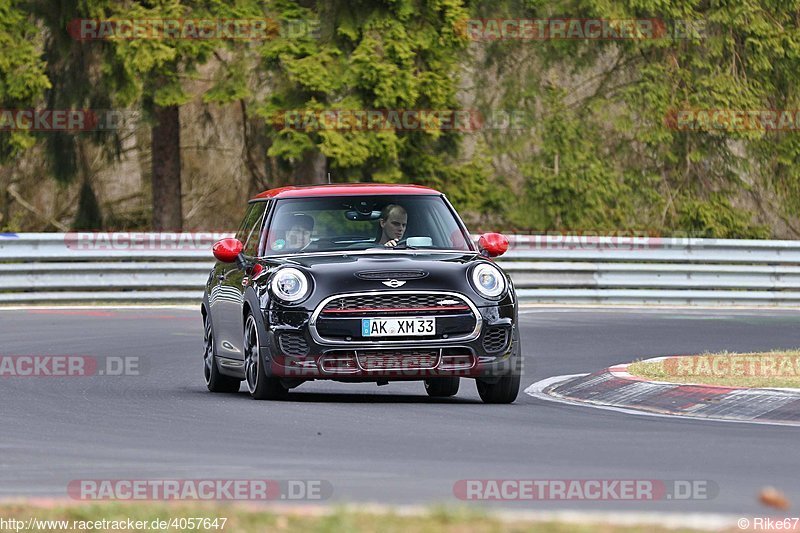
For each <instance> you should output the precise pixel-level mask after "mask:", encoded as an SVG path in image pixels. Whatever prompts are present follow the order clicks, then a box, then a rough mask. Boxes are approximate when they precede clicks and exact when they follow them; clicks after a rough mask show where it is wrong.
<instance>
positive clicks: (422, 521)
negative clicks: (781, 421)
mask: <svg viewBox="0 0 800 533" xmlns="http://www.w3.org/2000/svg"><path fill="white" fill-rule="evenodd" d="M31 517H35V518H37V519H38V520H68V521H69V522H70V525H71V524H72V522H73V521H83V520H85V521H97V520H103V519H105V520H108V521H127V520H128V519H129V518H130V519H132V520H142V521H145V522H152V521H153V520H155V519H162V520H170V519H174V518H181V517H185V518H189V517H198V518H199V517H202V518H209V519H214V518H219V519H221V518H223V517H224V518H227V519H228V520H227V522H226V524H225V527H224V529H220V528H217V529H214V528H213V527H212V528H210V529H203V528H200V529H195V530H194V531H230V532H233V533H240V532H241V533H246V532H253V533H262V532H264V531H280V532H287V533H293V532H298V533H300V532H304V533H305V532H319V533H334V532H340V531H341V532H348V533H350V532H353V533H360V532H378V531H380V532H381V533H395V532H396V533H439V532H445V533H450V532H452V533H483V532H487V533H495V532H497V533H500V532H520V533H522V532H529V531H537V532H542V533H573V532H575V533H595V532H596V533H645V532H655V533H662V532H663V533H667V532H668V531H669V532H680V531H684V532H690V531H696V530H692V529H666V528H661V527H656V526H653V525H643V526H624V527H623V526H614V525H608V524H600V523H593V524H589V523H587V524H576V523H574V522H569V523H565V522H536V521H533V520H523V519H519V520H504V519H501V518H498V517H496V516H492V515H491V514H485V513H482V512H480V511H477V510H473V509H465V508H434V509H430V510H428V511H427V512H425V513H421V514H418V515H413V516H401V515H399V514H396V513H393V512H377V511H376V512H370V511H357V510H352V509H343V508H339V509H331V510H328V509H326V508H322V507H298V508H293V509H289V508H282V509H276V508H259V507H258V506H255V505H250V506H244V505H222V504H205V503H179V504H170V503H165V502H157V503H154V502H135V503H128V502H126V503H119V502H108V503H106V502H102V503H101V502H97V503H89V504H85V503H79V504H72V505H70V504H60V503H55V504H53V505H44V504H38V503H37V504H30V503H20V504H1V505H0V519H3V520H8V519H9V518H15V519H18V520H23V521H27V520H28V519H29V518H31ZM220 524H221V520H220ZM150 530H151V531H152V529H150ZM0 531H13V529H11V530H9V529H2V528H0ZM39 531H57V529H47V528H44V529H39ZM61 531H81V530H80V529H77V530H76V529H67V530H63V529H62V530H61ZM101 531H102V529H101ZM123 531H127V530H126V529H123ZM162 531H177V530H176V529H166V530H162Z"/></svg>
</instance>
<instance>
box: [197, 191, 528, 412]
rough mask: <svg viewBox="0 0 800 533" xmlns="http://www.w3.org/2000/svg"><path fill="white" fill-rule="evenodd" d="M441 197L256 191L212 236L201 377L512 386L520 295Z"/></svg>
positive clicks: (260, 393)
mask: <svg viewBox="0 0 800 533" xmlns="http://www.w3.org/2000/svg"><path fill="white" fill-rule="evenodd" d="M507 248H508V240H507V239H506V238H505V237H504V236H503V235H500V234H498V233H487V234H485V235H483V236H481V238H480V241H479V243H478V246H477V247H476V246H475V244H473V242H472V241H471V239H470V235H469V233H468V232H467V229H466V227H465V226H464V224H463V222H462V221H461V219H460V218H459V216H458V214H457V213H456V212H455V210H454V209H453V207H452V206H451V205H450V203H449V202H448V201H447V199H446V198H445V196H444V195H443V194H441V193H439V192H437V191H435V190H433V189H429V188H426V187H420V186H415V185H377V184H353V185H318V186H308V187H283V188H280V189H273V190H269V191H266V192H264V193H261V194H259V195H258V196H256V197H255V198H254V199H253V200H251V201H250V203H249V206H248V209H247V213H246V214H245V217H244V220H243V221H242V224H241V226H240V227H239V230H238V232H237V234H236V237H235V238H230V239H223V240H221V241H218V242H217V243H215V244H214V256H215V257H216V258H217V259H218V261H219V262H218V263H217V264H216V265H215V267H214V269H213V270H212V271H211V274H210V276H209V278H208V282H207V284H206V291H205V295H204V298H203V305H202V314H203V322H204V326H205V353H204V362H205V380H206V385H207V386H208V389H209V390H210V391H212V392H235V391H238V390H239V384H240V382H241V381H242V380H244V381H245V382H246V384H247V389H248V391H249V392H250V395H251V396H252V397H253V398H255V399H259V400H262V399H280V398H283V397H285V396H286V394H287V392H288V390H289V389H291V388H294V387H297V386H298V385H300V384H302V383H303V382H305V381H309V380H314V379H329V380H337V381H342V382H375V383H377V384H379V385H383V384H386V383H388V382H390V381H401V380H402V381H409V380H418V381H424V383H425V390H426V391H427V393H428V394H429V395H430V396H435V397H446V396H453V395H455V394H456V393H457V392H458V387H459V382H460V378H462V377H463V378H471V379H475V381H476V383H477V388H478V393H479V394H480V397H481V399H482V400H483V401H484V402H487V403H511V402H513V401H514V400H515V399H516V397H517V393H518V391H519V382H520V369H521V356H520V342H519V329H518V327H517V299H516V296H515V294H514V289H513V286H512V284H511V280H510V278H509V277H508V276H507V275H506V274H505V273H504V272H503V271H502V270H501V269H500V268H499V267H498V266H497V265H496V264H495V263H494V262H493V261H492V260H491V259H490V258H491V257H495V256H498V255H501V254H502V253H504V252H505V251H506V249H507Z"/></svg>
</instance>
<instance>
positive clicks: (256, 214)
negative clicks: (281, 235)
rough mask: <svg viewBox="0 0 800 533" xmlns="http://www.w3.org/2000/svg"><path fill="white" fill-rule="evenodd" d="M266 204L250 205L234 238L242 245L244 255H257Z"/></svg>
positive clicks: (256, 203)
mask: <svg viewBox="0 0 800 533" xmlns="http://www.w3.org/2000/svg"><path fill="white" fill-rule="evenodd" d="M266 207H267V202H255V203H252V204H250V208H249V209H248V210H247V214H246V215H245V217H244V220H243V221H242V225H241V226H240V227H239V231H237V232H236V238H237V239H239V240H240V241H242V242H243V243H244V250H243V252H244V255H249V256H255V255H257V254H258V237H259V230H260V229H261V222H262V220H263V218H264V212H265V211H266Z"/></svg>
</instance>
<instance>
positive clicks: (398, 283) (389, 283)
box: [381, 279, 406, 289]
mask: <svg viewBox="0 0 800 533" xmlns="http://www.w3.org/2000/svg"><path fill="white" fill-rule="evenodd" d="M381 283H383V284H384V285H386V286H387V287H391V288H393V289H396V288H397V287H402V286H403V285H405V284H406V282H405V281H400V280H396V279H390V280H389V281H381Z"/></svg>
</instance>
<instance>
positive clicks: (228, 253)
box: [211, 238, 244, 263]
mask: <svg viewBox="0 0 800 533" xmlns="http://www.w3.org/2000/svg"><path fill="white" fill-rule="evenodd" d="M242 248H244V244H242V241H240V240H239V239H233V238H229V239H221V240H219V241H217V242H215V243H214V246H213V247H212V248H211V249H212V250H213V251H214V257H216V258H217V260H219V261H222V262H223V263H233V262H234V261H236V257H237V256H238V255H239V254H240V253H242Z"/></svg>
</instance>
